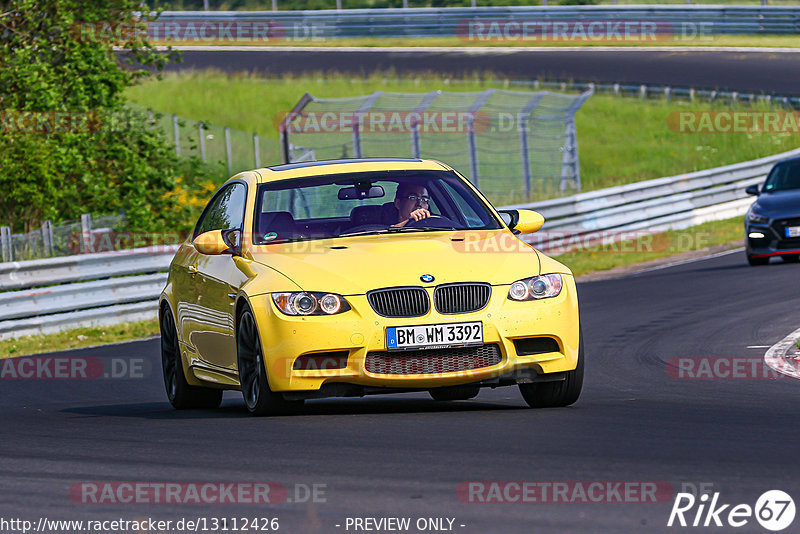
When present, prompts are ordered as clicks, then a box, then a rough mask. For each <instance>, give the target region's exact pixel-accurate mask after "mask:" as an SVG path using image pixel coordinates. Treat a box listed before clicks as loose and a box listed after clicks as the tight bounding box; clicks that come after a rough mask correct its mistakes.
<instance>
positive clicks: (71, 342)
mask: <svg viewBox="0 0 800 534" xmlns="http://www.w3.org/2000/svg"><path fill="white" fill-rule="evenodd" d="M158 334H159V327H158V321H157V320H156V319H153V320H151V321H140V322H135V323H123V324H117V325H109V326H92V327H87V328H76V329H74V330H65V331H64V332H58V333H56V334H46V335H40V336H25V337H20V338H17V339H8V340H4V341H0V358H10V357H12V356H24V355H27V354H42V353H46V352H57V351H61V350H70V349H79V348H83V347H91V346H94V345H107V344H109V343H120V342H122V341H132V340H135V339H144V338H148V337H153V336H157V335H158Z"/></svg>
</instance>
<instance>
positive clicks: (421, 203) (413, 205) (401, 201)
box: [393, 183, 431, 226]
mask: <svg viewBox="0 0 800 534" xmlns="http://www.w3.org/2000/svg"><path fill="white" fill-rule="evenodd" d="M430 204H431V197H430V196H428V190H427V189H425V186H422V185H417V184H408V183H401V184H400V185H398V186H397V193H396V195H395V197H394V207H395V208H397V211H398V222H397V224H395V225H393V226H405V225H406V224H408V223H409V222H411V221H421V220H422V219H427V218H428V217H430V216H431V212H430V211H429V208H430Z"/></svg>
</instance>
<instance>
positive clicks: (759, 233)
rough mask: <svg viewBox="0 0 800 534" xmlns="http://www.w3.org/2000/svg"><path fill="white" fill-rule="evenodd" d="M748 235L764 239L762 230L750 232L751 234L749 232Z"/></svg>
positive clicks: (752, 237) (751, 237)
mask: <svg viewBox="0 0 800 534" xmlns="http://www.w3.org/2000/svg"><path fill="white" fill-rule="evenodd" d="M747 237H749V238H750V239H764V234H762V233H761V232H750V233H749V234H747Z"/></svg>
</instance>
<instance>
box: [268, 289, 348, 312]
mask: <svg viewBox="0 0 800 534" xmlns="http://www.w3.org/2000/svg"><path fill="white" fill-rule="evenodd" d="M272 301H273V302H274V303H275V305H276V306H277V307H278V309H279V310H280V311H282V312H283V313H285V314H286V315H336V314H337V313H342V312H346V311H348V310H349V309H350V305H349V304H348V303H347V300H345V298H344V297H343V296H341V295H337V294H336V293H309V292H306V291H298V292H293V293H273V294H272Z"/></svg>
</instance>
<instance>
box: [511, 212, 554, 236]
mask: <svg viewBox="0 0 800 534" xmlns="http://www.w3.org/2000/svg"><path fill="white" fill-rule="evenodd" d="M500 217H501V218H502V219H503V222H504V223H506V225H507V226H508V227H509V228H510V229H511V231H513V232H514V233H515V234H532V233H534V232H538V231H539V230H540V229H541V228H542V225H544V217H543V216H542V215H541V214H539V213H537V212H535V211H532V210H503V211H501V212H500Z"/></svg>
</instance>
